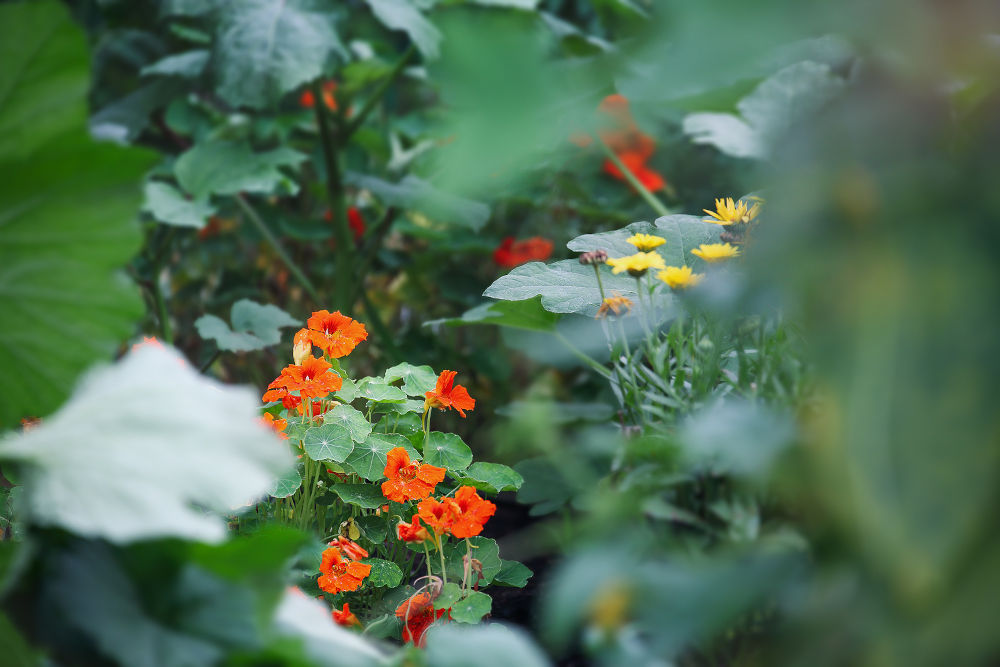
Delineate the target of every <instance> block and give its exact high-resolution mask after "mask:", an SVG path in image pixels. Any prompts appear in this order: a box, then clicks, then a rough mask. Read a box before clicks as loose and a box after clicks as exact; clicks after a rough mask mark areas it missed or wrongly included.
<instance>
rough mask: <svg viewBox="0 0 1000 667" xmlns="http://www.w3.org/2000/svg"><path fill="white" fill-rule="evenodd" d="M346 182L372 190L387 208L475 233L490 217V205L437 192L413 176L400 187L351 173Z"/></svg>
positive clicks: (399, 184)
mask: <svg viewBox="0 0 1000 667" xmlns="http://www.w3.org/2000/svg"><path fill="white" fill-rule="evenodd" d="M344 180H345V181H346V182H347V183H349V184H351V185H354V186H355V187H358V188H362V189H365V190H371V192H372V193H373V194H374V195H375V196H376V197H378V198H379V199H381V200H382V202H383V203H384V204H386V205H387V206H399V207H401V208H405V209H412V210H415V211H419V212H420V213H423V214H424V215H426V216H428V217H429V218H431V219H433V220H435V221H439V222H443V223H447V224H450V225H458V226H461V227H467V228H469V229H471V230H473V231H479V230H480V229H482V227H483V225H485V224H486V221H487V220H488V219H489V217H490V208H489V206H487V205H486V204H483V203H481V202H478V201H473V200H471V199H464V198H462V197H457V196H455V195H452V194H449V193H447V192H442V191H440V190H437V189H435V188H434V186H432V185H431V184H430V183H427V182H426V181H422V180H420V179H419V178H417V177H416V176H413V175H412V174H411V175H409V176H407V177H406V178H404V179H403V180H402V181H400V182H399V183H390V182H389V181H384V180H382V179H380V178H375V177H374V176H364V175H361V174H357V173H354V172H348V173H347V174H346V176H345V179H344Z"/></svg>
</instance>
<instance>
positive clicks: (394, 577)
mask: <svg viewBox="0 0 1000 667" xmlns="http://www.w3.org/2000/svg"><path fill="white" fill-rule="evenodd" d="M361 562H362V563H365V564H366V565H371V566H372V571H371V573H370V574H369V575H368V577H367V578H366V579H365V582H364V585H365V586H384V587H389V588H395V587H396V586H399V584H400V582H402V581H403V571H402V570H400V569H399V566H398V565H396V564H395V563H393V562H392V561H391V560H383V559H381V558H365V559H364V560H363V561H361Z"/></svg>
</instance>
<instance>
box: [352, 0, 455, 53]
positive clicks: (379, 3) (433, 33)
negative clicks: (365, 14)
mask: <svg viewBox="0 0 1000 667" xmlns="http://www.w3.org/2000/svg"><path fill="white" fill-rule="evenodd" d="M367 2H368V6H369V7H371V9H372V13H373V14H375V17H376V18H378V20H379V21H381V22H382V24H383V25H384V26H385V27H386V28H389V29H390V30H403V31H405V32H406V34H407V35H409V37H410V39H412V40H413V43H414V44H416V45H417V48H418V49H420V53H421V54H423V56H424V57H425V58H436V57H437V55H438V45H439V44H440V42H441V32H440V31H439V30H438V29H437V28H435V27H434V24H433V23H431V22H430V21H428V20H427V19H426V18H425V17H424V15H423V14H421V13H420V9H419V7H420V5H419V3H416V2H413V1H412V0H367Z"/></svg>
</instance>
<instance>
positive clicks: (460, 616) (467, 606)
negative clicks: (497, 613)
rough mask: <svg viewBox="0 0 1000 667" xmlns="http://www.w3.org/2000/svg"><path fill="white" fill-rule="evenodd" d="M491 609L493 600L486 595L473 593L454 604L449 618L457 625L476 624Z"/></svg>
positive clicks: (478, 592)
mask: <svg viewBox="0 0 1000 667" xmlns="http://www.w3.org/2000/svg"><path fill="white" fill-rule="evenodd" d="M492 608H493V598H491V597H490V596H489V595H487V594H486V593H482V592H480V591H473V592H471V593H469V595H468V596H466V597H464V598H462V599H461V600H459V601H458V602H456V603H455V604H454V605H453V606H452V608H451V617H452V619H453V620H455V621H456V622H458V623H478V622H479V621H481V620H482V619H483V616H485V615H486V614H488V613H490V610H491V609H492Z"/></svg>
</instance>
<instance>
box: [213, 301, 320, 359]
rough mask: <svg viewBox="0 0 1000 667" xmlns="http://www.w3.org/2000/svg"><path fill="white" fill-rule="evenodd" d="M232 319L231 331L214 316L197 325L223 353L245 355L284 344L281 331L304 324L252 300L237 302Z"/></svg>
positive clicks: (231, 315)
mask: <svg viewBox="0 0 1000 667" xmlns="http://www.w3.org/2000/svg"><path fill="white" fill-rule="evenodd" d="M229 318H230V320H231V321H232V323H233V328H232V329H230V328H229V326H227V325H226V323H225V322H223V321H222V320H221V319H219V318H218V317H216V316H215V315H202V316H201V317H199V318H198V319H197V320H195V323H194V326H195V328H196V329H198V335H199V336H201V337H202V338H204V339H206V340H207V339H212V340H214V341H215V342H216V344H217V345H218V346H219V349H220V350H229V351H232V352H246V351H248V350H260V349H263V348H265V347H269V346H271V345H277V344H278V343H280V342H281V331H280V329H281V328H283V327H297V326H300V325H301V322H299V321H298V320H296V319H295V318H294V317H292V316H291V315H289V314H288V313H286V312H285V311H283V310H282V309H281V308H278V307H277V306H273V305H271V304H266V305H265V304H259V303H256V302H255V301H251V300H250V299H240V300H239V301H237V302H236V303H234V304H233V308H232V310H231V311H230V315H229Z"/></svg>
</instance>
